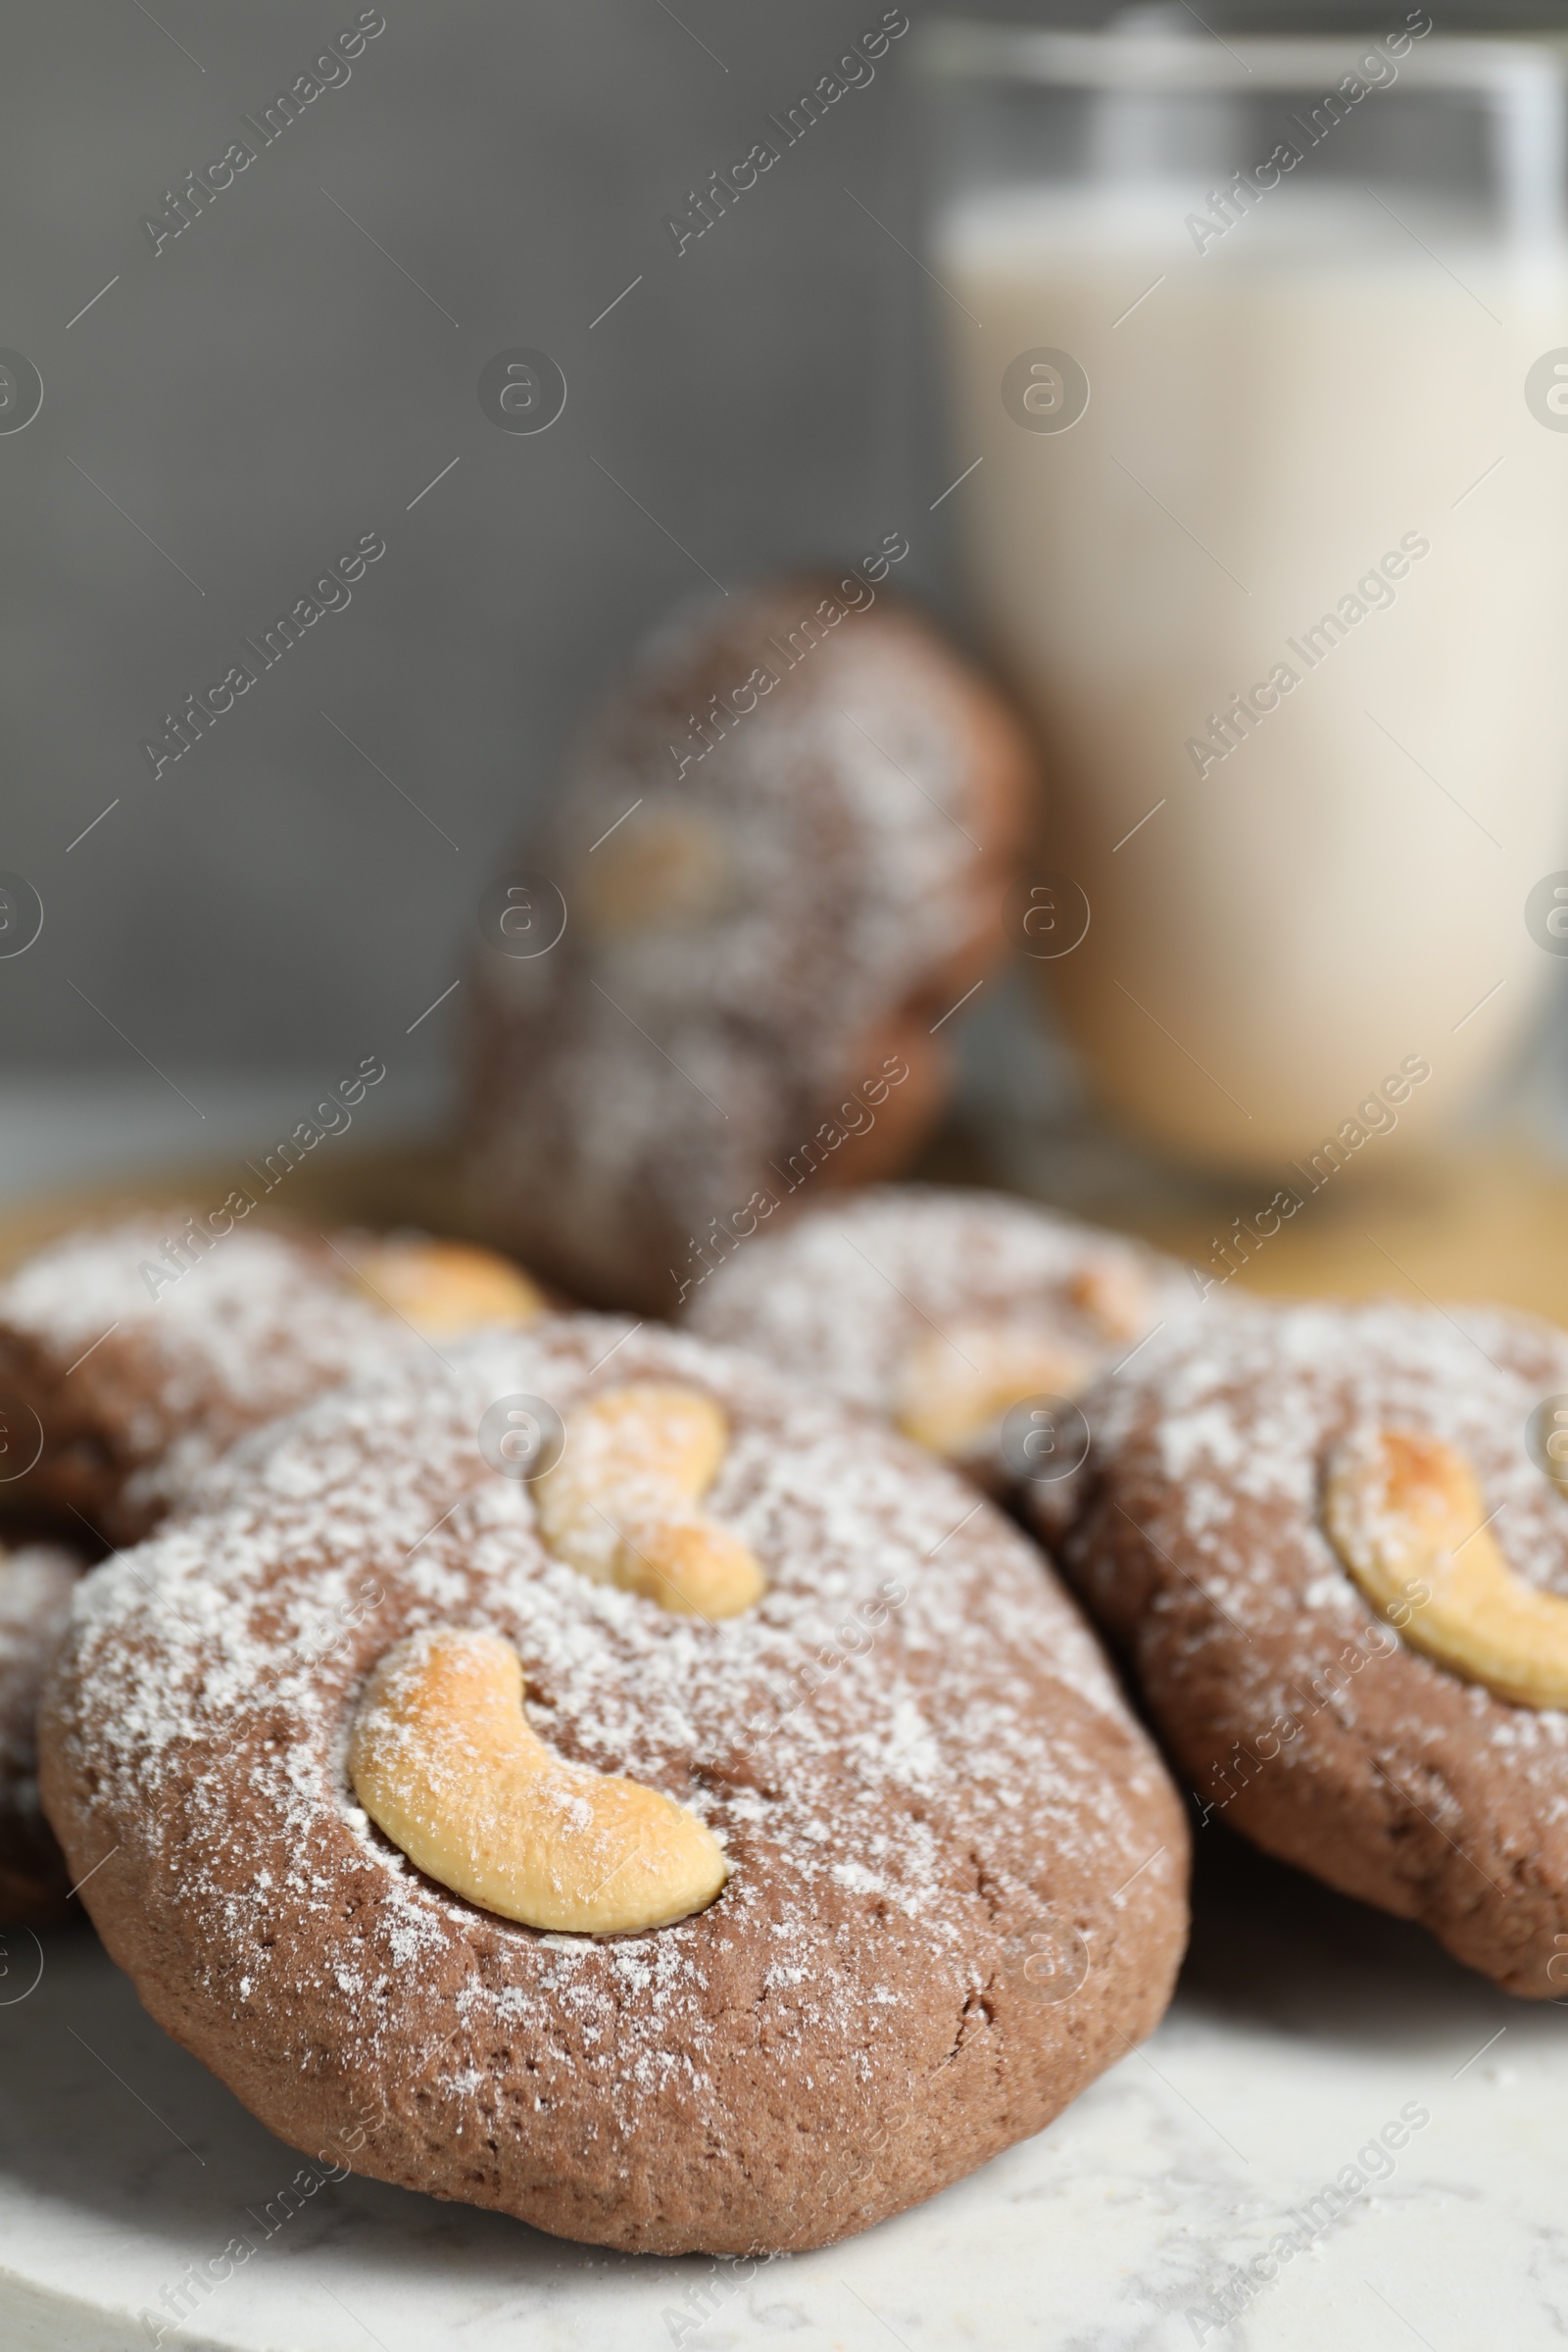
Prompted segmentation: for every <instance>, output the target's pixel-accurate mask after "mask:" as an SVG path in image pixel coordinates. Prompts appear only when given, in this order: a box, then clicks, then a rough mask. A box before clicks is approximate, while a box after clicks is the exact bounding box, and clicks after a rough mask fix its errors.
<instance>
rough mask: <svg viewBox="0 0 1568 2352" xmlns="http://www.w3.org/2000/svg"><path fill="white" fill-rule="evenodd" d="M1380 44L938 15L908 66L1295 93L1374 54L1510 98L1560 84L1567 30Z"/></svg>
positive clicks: (1061, 84)
mask: <svg viewBox="0 0 1568 2352" xmlns="http://www.w3.org/2000/svg"><path fill="white" fill-rule="evenodd" d="M1395 29H1396V32H1400V31H1403V30H1405V29H1406V28H1405V27H1403V26H1397V27H1396V28H1395ZM1385 37H1386V36H1385V35H1383V34H1381V33H1380V34H1374V35H1372V36H1370V37H1366V36H1363V37H1361V38H1359V39H1358V38H1354V37H1352V36H1351V35H1349V34H1339V33H1302V34H1289V33H1254V34H1250V35H1245V36H1244V35H1239V36H1238V37H1237V39H1236V40H1235V41H1234V42H1222V41H1219V40H1218V39H1217V38H1216V39H1215V40H1214V41H1212V42H1209V41H1201V40H1200V39H1198V37H1197V36H1196V35H1192V36H1189V35H1187V34H1185V33H1155V32H1150V33H1143V32H1052V31H1047V30H1044V29H1042V28H1039V27H1036V26H1032V25H977V24H975V23H973V22H972V21H971V20H961V19H956V18H951V17H947V18H937V19H935V20H934V21H929V22H928V23H926V24H925V25H922V26H921V27H920V28H919V31H918V32H917V34H916V37H915V41H914V44H913V57H912V60H911V62H912V63H913V65H914V68H915V71H916V73H919V75H920V76H921V78H922V79H924V80H926V81H932V82H993V83H1005V82H1015V83H1034V84H1036V85H1039V86H1042V87H1047V88H1057V89H1088V90H1127V91H1139V92H1142V93H1145V94H1148V95H1151V96H1155V97H1178V96H1181V95H1183V94H1185V93H1187V92H1190V91H1197V92H1207V91H1216V90H1221V91H1230V92H1236V91H1258V92H1261V91H1269V92H1278V91H1290V92H1293V93H1297V94H1299V92H1301V91H1302V90H1313V89H1317V88H1319V87H1320V86H1321V85H1322V84H1323V83H1325V82H1330V83H1331V82H1332V81H1333V80H1334V79H1335V78H1336V77H1337V76H1338V75H1341V74H1344V73H1351V72H1353V71H1354V68H1355V64H1356V61H1357V60H1358V59H1360V58H1364V57H1366V56H1367V55H1368V54H1369V52H1371V51H1373V50H1379V51H1380V52H1382V53H1383V54H1385V55H1388V56H1390V57H1391V60H1392V62H1393V64H1394V65H1395V66H1396V67H1397V78H1398V79H1399V80H1400V81H1401V82H1407V83H1408V84H1410V85H1411V86H1413V87H1416V88H1419V89H1426V90H1457V91H1461V92H1463V91H1468V92H1469V93H1470V94H1471V95H1473V96H1477V97H1481V96H1488V97H1491V96H1500V95H1503V94H1514V93H1517V92H1518V91H1519V90H1520V89H1521V87H1528V86H1530V85H1532V84H1534V85H1536V86H1538V87H1539V86H1540V84H1541V83H1542V82H1543V81H1545V80H1550V81H1551V82H1554V83H1557V84H1560V83H1561V82H1562V80H1563V78H1564V74H1565V70H1568V35H1562V36H1556V35H1548V36H1544V37H1540V36H1535V35H1531V34H1527V33H1524V34H1511V33H1438V32H1429V33H1426V34H1423V35H1422V36H1421V37H1420V38H1414V37H1412V39H1411V43H1410V46H1409V47H1408V48H1407V49H1406V50H1405V51H1404V52H1403V54H1402V55H1397V54H1395V53H1393V52H1386V51H1382V43H1383V41H1384V39H1385ZM1384 86H1385V87H1389V86H1392V84H1386V85H1384Z"/></svg>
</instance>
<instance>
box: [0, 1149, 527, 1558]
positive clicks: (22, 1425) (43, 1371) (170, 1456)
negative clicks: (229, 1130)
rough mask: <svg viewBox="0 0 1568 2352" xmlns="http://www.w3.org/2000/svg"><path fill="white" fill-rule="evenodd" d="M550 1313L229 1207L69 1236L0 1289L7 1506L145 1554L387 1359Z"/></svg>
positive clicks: (431, 1253)
mask: <svg viewBox="0 0 1568 2352" xmlns="http://www.w3.org/2000/svg"><path fill="white" fill-rule="evenodd" d="M233 1198H234V1196H230V1199H231V1200H232V1199H233ZM546 1303H547V1301H546V1299H545V1297H544V1294H543V1293H542V1292H541V1291H540V1290H538V1289H537V1288H536V1286H535V1285H534V1284H533V1283H532V1282H531V1281H530V1280H529V1279H528V1277H527V1275H525V1274H524V1273H523V1272H522V1271H521V1269H520V1268H519V1267H516V1266H514V1265H511V1264H510V1263H509V1262H508V1261H507V1260H506V1259H504V1258H500V1257H497V1256H496V1255H495V1254H494V1253H493V1252H492V1251H490V1250H476V1249H473V1248H471V1247H469V1246H468V1245H467V1244H466V1243H460V1242H443V1241H433V1240H431V1239H429V1238H428V1237H426V1236H424V1235H408V1234H392V1235H385V1234H368V1233H363V1232H344V1233H338V1234H336V1235H333V1236H325V1235H311V1234H305V1233H296V1232H286V1231H281V1230H279V1229H277V1228H275V1227H267V1226H251V1225H242V1224H238V1223H236V1222H235V1218H234V1216H233V1214H232V1213H231V1212H230V1211H229V1209H228V1208H227V1206H226V1204H225V1208H224V1210H222V1211H219V1212H215V1213H214V1214H211V1215H208V1216H206V1217H201V1216H196V1215H193V1214H190V1213H187V1212H185V1211H182V1210H179V1209H170V1210H164V1211H161V1212H160V1211H142V1212H141V1213H140V1214H138V1215H137V1216H135V1217H132V1218H128V1219H126V1220H125V1221H124V1222H123V1223H121V1224H118V1225H112V1226H108V1227H105V1228H97V1229H90V1230H83V1231H78V1232H75V1233H71V1234H67V1235H66V1236H64V1237H63V1238H62V1239H61V1240H59V1241H56V1242H52V1243H50V1244H49V1245H48V1246H47V1247H45V1248H44V1249H42V1250H38V1251H37V1252H36V1253H35V1255H33V1256H32V1257H30V1258H28V1259H27V1260H26V1262H25V1264H23V1265H22V1266H19V1267H18V1268H17V1269H16V1271H15V1272H14V1273H13V1274H12V1275H11V1276H10V1277H9V1278H8V1279H7V1280H6V1281H5V1282H4V1283H3V1284H0V1422H3V1423H4V1426H5V1429H6V1431H7V1433H8V1434H7V1444H8V1447H9V1448H10V1450H11V1453H12V1455H13V1456H14V1462H15V1466H14V1468H13V1469H12V1471H11V1472H10V1474H9V1475H8V1477H7V1479H6V1481H5V1483H4V1484H3V1485H0V1508H4V1509H5V1510H6V1511H25V1512H27V1513H29V1514H30V1515H32V1516H33V1517H35V1518H37V1519H40V1520H42V1521H44V1522H46V1523H47V1524H48V1525H50V1526H52V1527H56V1528H59V1529H60V1530H61V1531H62V1532H63V1533H65V1534H66V1535H68V1536H71V1537H73V1539H79V1538H80V1537H82V1536H84V1535H87V1536H89V1537H90V1536H92V1535H96V1536H98V1537H101V1538H102V1540H103V1541H104V1542H105V1543H108V1544H135V1543H139V1542H140V1540H141V1538H142V1537H143V1536H145V1535H147V1534H148V1533H149V1532H150V1530H151V1529H152V1528H154V1527H155V1526H156V1525H157V1524H158V1521H159V1520H160V1519H161V1518H163V1516H164V1515H165V1513H166V1512H167V1511H168V1510H169V1509H170V1508H171V1507H172V1505H173V1504H174V1503H175V1502H177V1501H178V1500H179V1498H180V1496H181V1495H183V1494H184V1492H185V1490H186V1488H187V1487H188V1485H189V1484H190V1482H191V1480H192V1479H193V1478H195V1477H196V1476H197V1475H198V1474H199V1473H200V1472H201V1471H202V1470H204V1469H205V1468H206V1467H207V1465H208V1464H209V1463H210V1462H212V1461H215V1460H216V1459H217V1458H218V1456H219V1455H220V1454H221V1453H223V1452H225V1451H226V1450H227V1448H228V1447H229V1446H231V1445H232V1444H233V1443H234V1441H235V1439H236V1438H239V1437H241V1436H243V1435H244V1434H245V1433H246V1432H247V1431H249V1430H252V1429H256V1428H259V1427H260V1426H261V1425H262V1424H263V1423H264V1422H267V1421H271V1420H274V1419H275V1418H276V1417H277V1416H278V1415H279V1414H280V1413H287V1412H291V1411H293V1409H294V1408H295V1407H296V1406H297V1405H301V1404H305V1403H307V1402H309V1400H310V1399H311V1398H312V1397H319V1396H320V1395H322V1394H323V1393H324V1392H325V1391H326V1390H328V1389H333V1388H336V1387H337V1386H338V1384H339V1383H340V1382H342V1381H345V1380H350V1379H353V1378H354V1377H355V1376H356V1375H357V1374H360V1373H364V1372H372V1371H376V1370H379V1369H380V1367H381V1365H382V1364H383V1363H384V1362H385V1360H386V1357H387V1355H388V1353H389V1351H396V1350H398V1349H400V1348H421V1347H423V1346H424V1345H425V1344H426V1342H427V1341H433V1340H437V1339H439V1338H440V1337H441V1336H442V1335H443V1334H452V1335H455V1334H457V1333H458V1332H462V1331H471V1330H475V1329H478V1328H480V1327H481V1326H483V1325H485V1324H489V1323H511V1322H531V1321H532V1320H533V1319H534V1318H535V1317H536V1316H538V1315H541V1314H543V1313H544V1311H545V1307H546Z"/></svg>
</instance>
